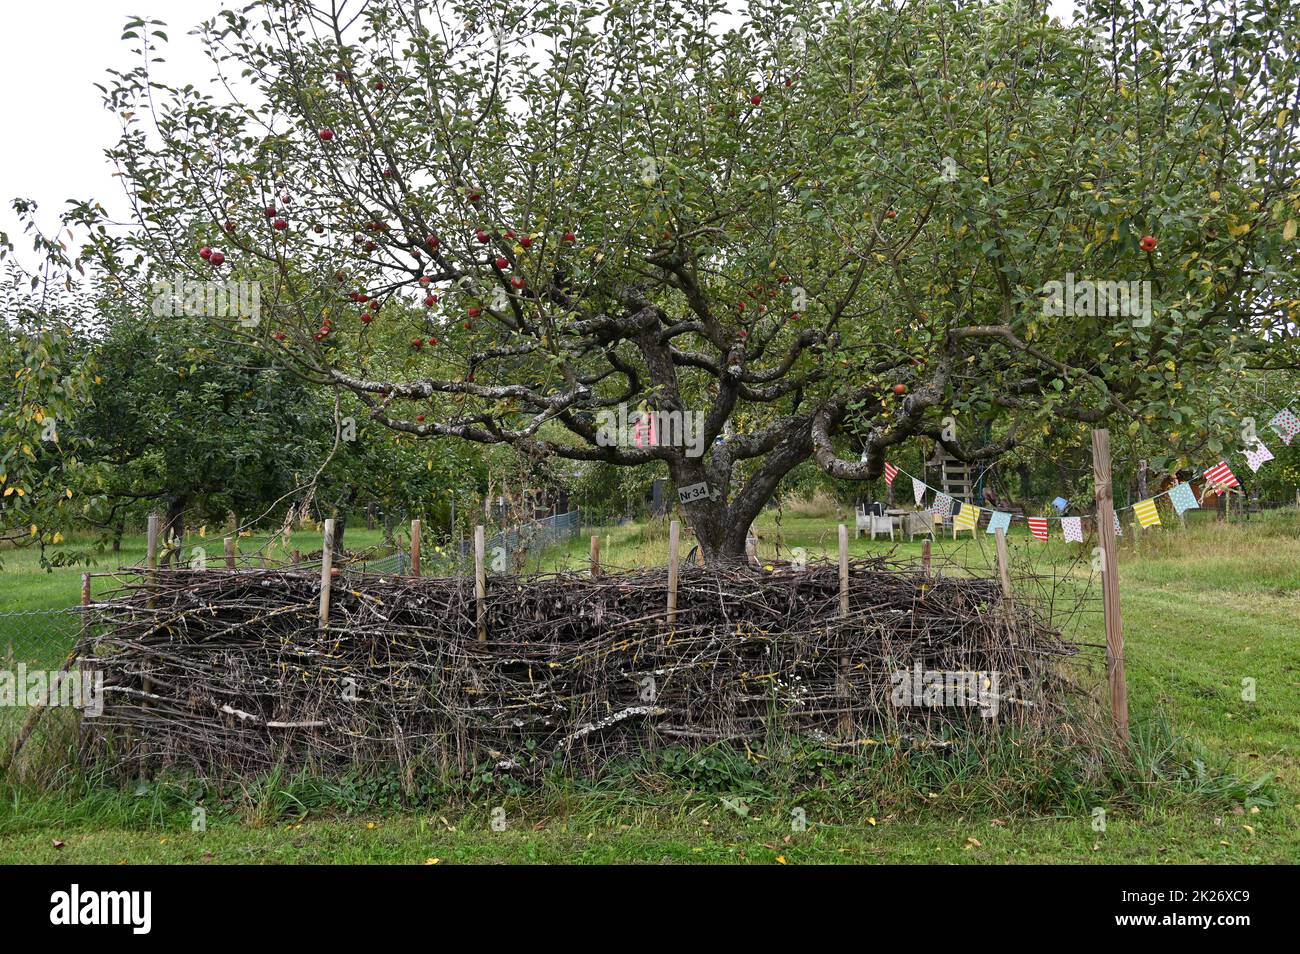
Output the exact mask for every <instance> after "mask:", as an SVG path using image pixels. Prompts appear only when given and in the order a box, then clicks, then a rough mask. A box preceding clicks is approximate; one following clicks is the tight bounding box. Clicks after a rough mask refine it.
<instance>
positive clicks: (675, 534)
mask: <svg viewBox="0 0 1300 954" xmlns="http://www.w3.org/2000/svg"><path fill="white" fill-rule="evenodd" d="M681 535H682V525H681V524H680V523H679V522H677V521H676V520H673V521H671V522H670V523H669V524H668V625H669V626H671V625H673V624H674V623H675V622H677V556H678V553H679V552H680V550H681Z"/></svg>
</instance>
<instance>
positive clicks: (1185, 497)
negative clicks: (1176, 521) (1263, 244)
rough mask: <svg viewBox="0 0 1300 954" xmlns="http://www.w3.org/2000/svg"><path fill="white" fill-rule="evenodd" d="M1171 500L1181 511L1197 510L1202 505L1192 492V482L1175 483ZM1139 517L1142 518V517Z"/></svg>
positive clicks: (1170, 493)
mask: <svg viewBox="0 0 1300 954" xmlns="http://www.w3.org/2000/svg"><path fill="white" fill-rule="evenodd" d="M1169 502H1170V503H1172V504H1173V505H1174V509H1175V510H1177V511H1178V512H1179V513H1186V512H1187V511H1188V510H1197V509H1199V508H1200V506H1201V505H1200V504H1198V503H1197V502H1196V494H1194V493H1192V485H1191V484H1174V485H1173V486H1172V487H1170V488H1169ZM1138 519H1141V517H1139V518H1138ZM1143 526H1146V524H1143Z"/></svg>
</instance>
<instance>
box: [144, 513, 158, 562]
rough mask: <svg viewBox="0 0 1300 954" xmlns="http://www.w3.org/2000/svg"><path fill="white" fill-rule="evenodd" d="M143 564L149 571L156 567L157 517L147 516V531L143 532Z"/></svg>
mask: <svg viewBox="0 0 1300 954" xmlns="http://www.w3.org/2000/svg"><path fill="white" fill-rule="evenodd" d="M144 562H145V563H146V564H148V566H149V568H150V569H156V568H157V567H158V515H157V514H156V513H151V514H149V524H148V530H146V531H145V544H144Z"/></svg>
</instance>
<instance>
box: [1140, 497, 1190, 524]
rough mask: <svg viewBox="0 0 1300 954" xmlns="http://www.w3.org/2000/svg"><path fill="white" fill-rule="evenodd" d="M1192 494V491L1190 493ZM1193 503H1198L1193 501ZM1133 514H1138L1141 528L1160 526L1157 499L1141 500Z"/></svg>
mask: <svg viewBox="0 0 1300 954" xmlns="http://www.w3.org/2000/svg"><path fill="white" fill-rule="evenodd" d="M1188 492H1189V493H1190V492H1191V491H1190V490H1189V491H1188ZM1192 502H1193V503H1195V502H1196V501H1195V500H1193V501H1192ZM1133 512H1134V513H1135V514H1137V518H1138V526H1141V527H1158V526H1160V513H1159V512H1158V511H1157V510H1156V499H1155V498H1154V497H1150V498H1148V499H1146V500H1139V501H1138V502H1137V503H1135V504H1134V505H1133Z"/></svg>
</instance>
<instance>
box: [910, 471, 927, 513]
mask: <svg viewBox="0 0 1300 954" xmlns="http://www.w3.org/2000/svg"><path fill="white" fill-rule="evenodd" d="M925 491H926V487H925V481H924V480H917V479H916V478H915V477H913V478H912V496H914V497H915V498H916V505H917V506H918V507H919V506H921V504H923V503H925Z"/></svg>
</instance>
